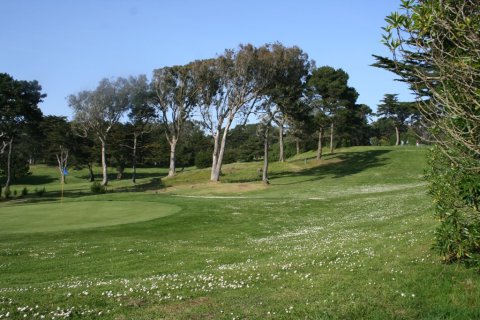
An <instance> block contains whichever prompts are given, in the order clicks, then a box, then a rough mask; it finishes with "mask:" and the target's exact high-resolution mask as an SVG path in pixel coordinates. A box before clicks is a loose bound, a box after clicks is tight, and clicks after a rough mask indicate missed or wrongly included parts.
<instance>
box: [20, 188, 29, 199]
mask: <svg viewBox="0 0 480 320" xmlns="http://www.w3.org/2000/svg"><path fill="white" fill-rule="evenodd" d="M21 195H22V197H25V196H26V195H28V188H27V187H23V189H22V193H21Z"/></svg>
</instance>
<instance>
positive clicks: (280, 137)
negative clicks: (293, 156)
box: [278, 121, 285, 162]
mask: <svg viewBox="0 0 480 320" xmlns="http://www.w3.org/2000/svg"><path fill="white" fill-rule="evenodd" d="M278 145H279V148H280V150H279V152H278V161H280V162H285V156H284V152H283V150H284V148H283V121H281V122H280V123H279V125H278Z"/></svg>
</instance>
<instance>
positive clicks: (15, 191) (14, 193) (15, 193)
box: [13, 189, 18, 197]
mask: <svg viewBox="0 0 480 320" xmlns="http://www.w3.org/2000/svg"><path fill="white" fill-rule="evenodd" d="M17 194H18V192H17V189H15V190H13V196H14V197H16V196H17Z"/></svg>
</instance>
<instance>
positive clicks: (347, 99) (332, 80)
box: [308, 66, 358, 153]
mask: <svg viewBox="0 0 480 320" xmlns="http://www.w3.org/2000/svg"><path fill="white" fill-rule="evenodd" d="M308 86H309V89H310V92H311V95H313V97H314V100H316V103H315V108H316V109H317V112H319V113H323V114H324V115H326V116H328V118H329V122H330V152H331V153H332V152H333V150H334V132H335V122H336V115H337V112H338V110H340V109H342V108H345V107H347V106H348V105H351V104H355V102H356V100H357V97H358V93H357V91H356V90H355V89H354V88H352V87H349V86H348V74H347V73H346V72H345V71H343V70H342V69H334V68H332V67H328V66H324V67H320V68H317V69H315V70H313V72H312V75H311V77H310V79H309V82H308ZM320 123H323V121H322V122H320ZM322 130H323V128H322V127H319V132H320V131H322ZM320 136H321V134H319V137H320ZM320 144H321V143H319V145H320Z"/></svg>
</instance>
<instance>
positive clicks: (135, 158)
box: [132, 134, 138, 183]
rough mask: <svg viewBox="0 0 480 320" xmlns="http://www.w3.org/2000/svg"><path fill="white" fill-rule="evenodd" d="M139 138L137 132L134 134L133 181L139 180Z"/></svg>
mask: <svg viewBox="0 0 480 320" xmlns="http://www.w3.org/2000/svg"><path fill="white" fill-rule="evenodd" d="M137 140H138V137H137V135H136V134H134V135H133V155H132V182H133V183H136V182H137Z"/></svg>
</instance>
